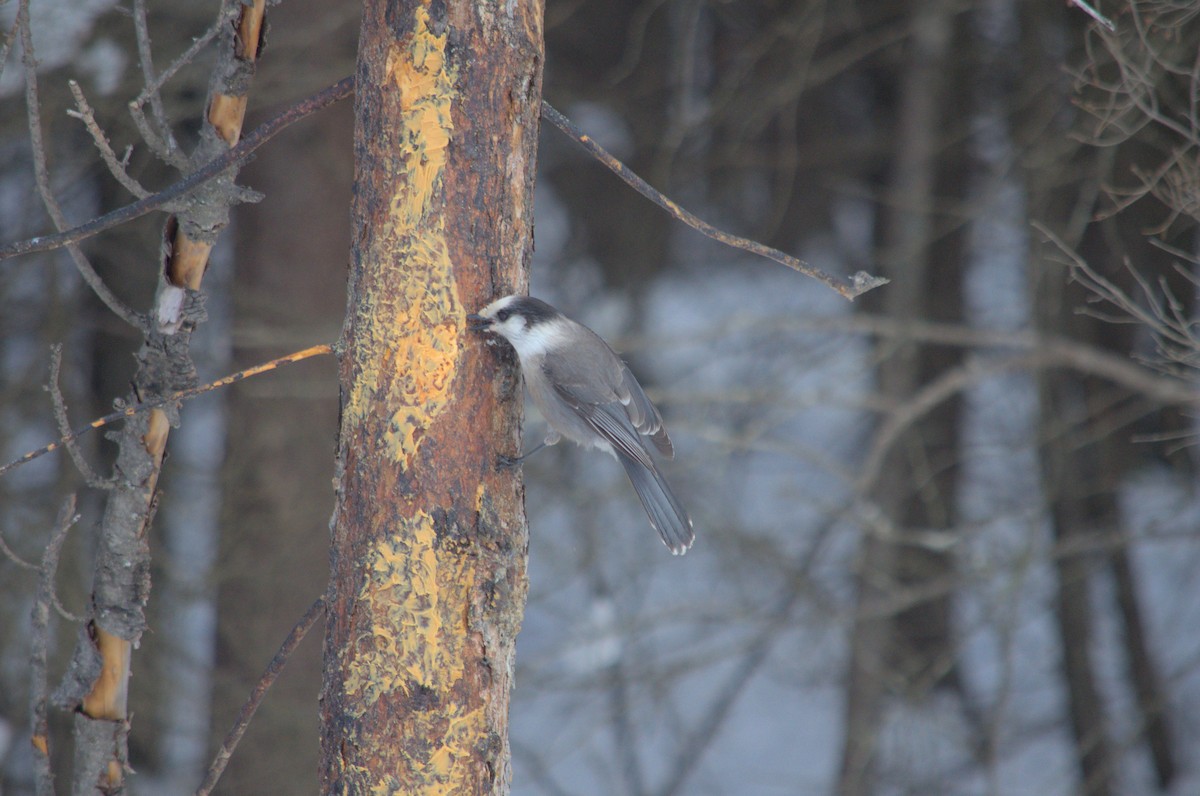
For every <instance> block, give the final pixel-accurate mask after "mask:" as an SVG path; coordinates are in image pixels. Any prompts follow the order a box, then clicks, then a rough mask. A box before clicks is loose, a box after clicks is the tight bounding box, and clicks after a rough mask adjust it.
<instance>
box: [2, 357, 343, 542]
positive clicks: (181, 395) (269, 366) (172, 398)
mask: <svg viewBox="0 0 1200 796" xmlns="http://www.w3.org/2000/svg"><path fill="white" fill-rule="evenodd" d="M332 352H333V346H331V345H329V344H328V343H322V344H320V345H315V346H311V347H309V348H306V349H304V350H303V351H296V352H295V353H292V354H287V355H285V356H282V357H278V358H277V359H272V360H271V361H270V362H264V363H262V364H260V365H254V366H253V367H249V368H246V369H245V370H239V371H238V372H237V373H231V374H229V375H228V376H222V377H221V378H219V379H217V380H216V381H210V382H209V383H208V384H202V385H200V386H199V387H190V388H188V389H186V390H180V391H179V392H175V393H172V394H170V395H168V396H166V397H164V398H160V399H158V400H156V401H147V402H145V403H139V404H137V405H135V406H127V407H125V408H124V409H119V410H117V411H116V412H113V413H112V414H108V415H105V416H104V417H101V418H97V419H96V420H93V421H92V422H91V423H88V424H87V425H86V426H82V427H80V428H77V429H75V430H74V431H72V432H70V433H69V434H64V435H63V436H62V438H61V439H59V440H58V441H57V442H51V443H50V444H49V445H46V446H44V447H41V448H38V449H37V450H33V451H29V452H28V453H26V454H24V455H22V456H21V457H20V458H18V459H14V460H12V461H11V462H9V463H8V464H6V465H4V466H3V467H0V476H2V475H4V474H5V473H7V472H8V471H9V470H13V469H16V468H17V467H20V466H21V465H23V464H27V463H29V462H31V461H33V460H34V459H37V458H40V457H42V456H45V455H46V454H47V453H50V452H52V451H56V450H58V449H59V448H61V447H63V446H64V445H69V444H70V443H71V442H73V441H74V440H77V439H79V438H80V437H81V436H83V435H84V434H86V433H87V432H89V431H93V430H95V429H98V428H103V427H104V426H107V425H109V424H111V423H115V422H117V421H118V420H122V419H124V418H127V417H133V416H134V415H137V414H139V413H141V412H148V411H150V410H151V409H159V408H162V407H164V406H169V405H170V404H173V403H176V402H178V401H186V400H189V399H191V398H195V397H196V396H197V395H203V394H204V393H206V392H212V391H213V390H217V389H220V388H221V387H225V386H227V385H229V384H233V383H234V382H238V381H241V380H242V379H248V378H250V377H251V376H257V375H259V374H260V373H266V372H267V371H270V370H274V369H275V368H278V367H280V366H282V365H290V364H291V363H293V362H299V361H300V360H302V359H308V358H309V357H315V356H321V355H322V354H329V353H332ZM5 549H7V548H5ZM13 558H14V559H15V560H17V561H20V559H17V558H16V557H15V556H13Z"/></svg>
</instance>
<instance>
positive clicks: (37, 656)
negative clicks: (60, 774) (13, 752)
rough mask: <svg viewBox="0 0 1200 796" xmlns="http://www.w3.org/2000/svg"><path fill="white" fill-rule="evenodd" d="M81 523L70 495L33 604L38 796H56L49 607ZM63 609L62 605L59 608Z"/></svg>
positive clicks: (56, 526) (33, 716)
mask: <svg viewBox="0 0 1200 796" xmlns="http://www.w3.org/2000/svg"><path fill="white" fill-rule="evenodd" d="M78 520H79V515H77V514H76V513H75V496H74V495H68V496H67V497H66V499H65V500H63V503H62V507H61V508H60V509H59V510H58V519H57V520H56V521H55V523H54V533H53V534H51V535H50V541H49V543H47V545H46V549H45V551H44V552H43V553H42V565H41V567H39V577H38V588H37V596H36V597H35V598H34V602H33V616H32V620H31V628H30V636H31V641H30V647H31V649H30V654H29V717H30V721H29V724H30V730H31V734H32V738H31V743H32V745H33V771H34V779H35V782H36V783H37V794H38V796H54V773H53V771H51V769H50V727H49V720H48V717H47V684H46V664H47V660H48V658H49V648H50V605H51V604H52V603H53V604H55V605H57V604H58V597H57V596H56V595H55V591H54V575H55V573H56V572H58V556H59V553H60V552H61V550H62V546H63V542H65V541H66V539H67V531H69V530H70V529H71V526H72V525H74V524H75V523H76V521H78ZM60 610H61V606H60Z"/></svg>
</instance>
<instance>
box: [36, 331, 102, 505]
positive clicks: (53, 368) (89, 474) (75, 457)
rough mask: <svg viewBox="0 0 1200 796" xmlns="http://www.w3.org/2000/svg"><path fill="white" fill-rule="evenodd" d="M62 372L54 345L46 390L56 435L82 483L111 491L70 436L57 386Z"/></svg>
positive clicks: (51, 350)
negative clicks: (80, 476)
mask: <svg viewBox="0 0 1200 796" xmlns="http://www.w3.org/2000/svg"><path fill="white" fill-rule="evenodd" d="M61 371H62V346H61V345H58V344H55V345H53V346H51V347H50V383H49V384H48V385H46V389H47V390H49V392H50V401H51V403H53V404H54V422H55V423H57V424H58V433H59V434H61V435H62V441H63V445H65V446H66V448H67V453H68V454H69V455H70V457H71V461H72V462H73V463H74V464H75V469H76V470H78V471H79V474H80V475H82V476H83V480H84V482H85V483H86V484H87V485H88V486H90V487H91V488H92V489H112V488H113V483H114V482H113V481H106V480H104V479H103V478H101V477H100V476H98V475H96V471H95V470H93V469H92V466H91V465H90V464H88V461H87V459H85V458H84V456H83V451H81V450H80V449H79V445H77V444H76V442H75V438H74V437H72V436H71V421H70V420H68V419H67V402H66V400H65V399H64V398H63V394H62V389H61V388H60V387H59V386H58V378H59V373H60V372H61Z"/></svg>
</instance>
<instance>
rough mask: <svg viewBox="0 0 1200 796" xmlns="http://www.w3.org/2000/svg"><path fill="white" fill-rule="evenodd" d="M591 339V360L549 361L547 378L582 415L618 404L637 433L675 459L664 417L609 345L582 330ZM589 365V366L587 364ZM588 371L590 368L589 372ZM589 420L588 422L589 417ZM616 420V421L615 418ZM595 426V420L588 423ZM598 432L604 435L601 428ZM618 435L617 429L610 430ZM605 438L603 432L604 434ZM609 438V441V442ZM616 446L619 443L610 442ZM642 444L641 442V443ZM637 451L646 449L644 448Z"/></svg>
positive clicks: (546, 360) (597, 336)
mask: <svg viewBox="0 0 1200 796" xmlns="http://www.w3.org/2000/svg"><path fill="white" fill-rule="evenodd" d="M579 328H580V329H581V330H583V332H584V334H585V335H586V336H587V337H588V338H590V345H591V350H592V352H593V354H594V355H593V356H591V357H587V358H584V357H570V358H568V357H547V358H546V359H545V360H543V362H542V369H543V370H544V371H545V374H546V378H547V379H548V380H549V381H550V383H551V384H553V385H555V389H557V390H558V391H559V393H560V394H561V395H562V397H563V398H564V400H566V401H567V402H568V403H569V404H571V405H572V406H574V407H576V408H577V409H578V410H579V411H580V412H581V414H585V415H586V414H588V413H589V412H585V411H584V409H583V407H585V406H586V405H589V404H590V405H595V406H606V405H610V404H615V405H618V406H620V407H621V409H623V414H624V415H625V416H626V417H627V418H628V420H629V423H630V424H632V426H633V428H634V430H635V431H636V432H637V433H638V434H641V435H643V436H647V437H650V440H651V442H653V443H654V447H655V448H657V449H658V451H659V453H661V454H662V455H663V456H666V457H667V458H668V459H673V458H675V451H674V448H673V447H672V445H671V439H670V437H668V436H667V429H666V426H665V425H663V419H662V415H660V414H659V412H658V409H657V408H655V406H654V404H653V403H651V401H650V399H649V398H648V397H646V392H645V390H643V389H642V385H641V384H639V383H638V380H637V378H636V377H635V376H634V375H633V373H632V372H631V371H630V370H629V368H628V367H627V366H626V365H625V363H624V362H622V361H621V358H620V357H618V356H617V355H616V353H615V352H614V351H613V350H612V349H611V348H609V346H608V343H606V342H604V340H603V339H602V338H601V337H600V336H599V335H597V334H595V333H594V332H593V331H592V330H591V329H588V328H587V327H586V326H580V327H579ZM585 362H586V363H587V364H586V365H585V364H584V363H585ZM585 367H586V368H587V369H586V370H585ZM585 419H587V418H586V417H585ZM614 419H615V418H614ZM595 420H596V422H597V423H601V424H604V423H607V422H608V421H607V420H605V419H604V418H595ZM588 422H589V424H591V422H592V421H591V420H589V421H588ZM597 430H598V431H601V430H600V429H599V428H598V429H597ZM610 430H611V431H612V432H613V433H614V434H618V433H620V432H618V431H617V430H616V429H615V428H614V429H610ZM601 433H602V434H604V432H603V431H601ZM607 436H608V435H607V434H605V437H606V438H607ZM610 442H613V443H614V445H615V444H618V443H617V442H616V441H615V440H610ZM639 443H640V441H639ZM635 447H638V448H640V447H642V446H641V445H640V444H638V445H636V446H635Z"/></svg>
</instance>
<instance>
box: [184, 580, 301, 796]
mask: <svg viewBox="0 0 1200 796" xmlns="http://www.w3.org/2000/svg"><path fill="white" fill-rule="evenodd" d="M324 613H325V598H324V597H318V598H317V600H316V602H314V603H313V604H312V605H310V606H309V607H308V610H307V611H306V612H305V613H304V616H302V617H300V621H299V622H297V623H296V625H295V627H293V628H292V632H290V633H288V635H287V638H285V639H284V640H283V644H281V645H280V646H279V650H278V652H276V653H275V657H273V658H271V662H270V663H269V664H268V665H267V668H266V670H265V671H264V672H263V673H262V677H260V678H258V683H257V684H256V685H255V686H254V690H253V691H251V692H250V696H249V697H248V698H247V699H246V702H245V703H244V704H243V705H242V709H241V710H239V711H238V716H237V719H236V720H235V721H234V722H233V726H232V727H231V728H230V729H229V733H228V734H227V735H226V736H225V741H224V742H223V743H222V744H221V748H220V749H218V750H217V754H216V756H215V757H214V758H213V761H212V764H211V765H209V767H208V774H207V775H205V777H204V782H203V783H202V784H201V785H200V787H199V788H197V789H196V796H208V794H210V793H212V789H213V788H215V787H216V785H217V780H219V779H220V778H221V774H222V773H224V771H225V766H226V765H227V764H228V763H229V758H230V757H231V756H233V750H234V749H236V748H237V745H238V742H239V741H241V740H242V735H243V734H245V732H246V728H247V727H248V726H250V720H251V719H253V718H254V714H255V713H256V712H257V711H258V706H259V705H261V704H262V701H263V698H264V697H265V696H266V695H267V691H268V690H269V689H270V688H271V686H272V685H273V684H274V683H275V680H276V679H277V678H278V677H279V673H280V672H282V671H283V667H284V666H286V665H287V662H288V659H289V658H291V656H292V653H293V652H295V650H296V647H298V646H299V645H300V642H301V641H303V640H304V637H305V636H306V635H308V631H310V630H312V626H313V625H315V624H316V622H317V620H318V619H320V618H321V616H323V615H324Z"/></svg>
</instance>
